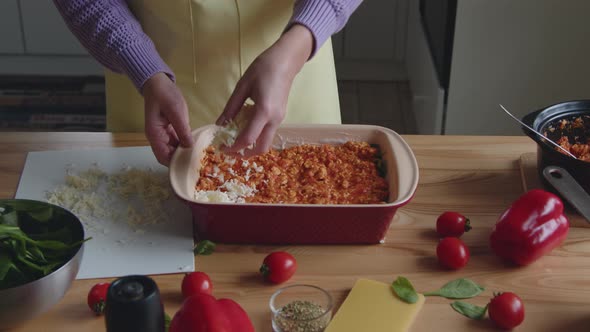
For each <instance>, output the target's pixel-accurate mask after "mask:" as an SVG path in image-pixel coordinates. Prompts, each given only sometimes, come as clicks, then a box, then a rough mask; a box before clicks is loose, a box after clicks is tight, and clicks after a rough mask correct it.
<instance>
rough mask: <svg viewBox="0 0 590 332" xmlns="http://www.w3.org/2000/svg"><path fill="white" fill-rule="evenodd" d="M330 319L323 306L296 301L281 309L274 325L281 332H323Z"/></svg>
mask: <svg viewBox="0 0 590 332" xmlns="http://www.w3.org/2000/svg"><path fill="white" fill-rule="evenodd" d="M330 318H331V315H330V314H329V313H326V309H325V308H323V307H322V306H321V305H319V304H316V303H314V302H311V301H301V300H295V301H292V302H289V303H288V304H286V305H284V306H283V307H282V308H281V309H279V311H278V313H277V315H276V316H275V317H274V325H276V327H278V329H279V331H280V332H321V331H323V330H324V329H325V328H326V327H327V326H328V323H330Z"/></svg>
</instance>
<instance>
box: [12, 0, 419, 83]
mask: <svg viewBox="0 0 590 332" xmlns="http://www.w3.org/2000/svg"><path fill="white" fill-rule="evenodd" d="M409 3H410V0H371V1H363V3H362V4H361V5H360V7H359V8H358V10H357V11H356V12H355V13H354V14H353V15H352V17H351V18H350V20H349V22H348V24H347V25H346V27H345V28H344V29H343V30H342V31H340V32H339V33H338V34H336V35H335V36H334V37H333V41H334V56H335V59H336V65H337V74H338V78H339V79H340V80H382V81H383V80H385V81H394V80H404V79H405V78H406V71H405V65H404V58H405V42H406V25H407V12H408V6H409ZM21 18H22V21H21ZM0 27H2V28H3V29H0V39H2V40H3V41H4V42H3V43H2V45H0V75H1V74H15V75H18V74H33V75H102V74H103V69H102V67H101V66H100V65H99V64H98V63H97V62H96V61H95V60H94V59H93V58H92V57H91V56H90V55H89V54H88V52H87V51H86V50H85V49H84V48H83V47H82V46H81V44H80V43H79V42H78V40H77V39H76V38H75V37H74V36H73V34H72V33H71V32H70V31H69V30H68V28H67V26H66V24H65V23H64V22H63V19H62V17H61V16H60V14H59V12H58V11H57V9H56V8H55V6H54V4H53V1H52V0H2V1H0Z"/></svg>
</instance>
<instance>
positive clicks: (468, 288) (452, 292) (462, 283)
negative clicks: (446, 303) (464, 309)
mask: <svg viewBox="0 0 590 332" xmlns="http://www.w3.org/2000/svg"><path fill="white" fill-rule="evenodd" d="M483 291H484V288H483V287H481V286H480V285H478V284H476V283H475V282H473V281H471V280H469V279H465V278H461V279H455V280H453V281H450V282H448V283H447V284H445V285H444V286H442V287H441V288H440V289H438V290H435V291H433V292H426V293H424V296H441V297H445V298H447V299H468V298H472V297H475V296H477V295H479V294H480V293H481V292H483Z"/></svg>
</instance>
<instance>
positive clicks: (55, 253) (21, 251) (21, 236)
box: [0, 200, 90, 289]
mask: <svg viewBox="0 0 590 332" xmlns="http://www.w3.org/2000/svg"><path fill="white" fill-rule="evenodd" d="M71 218H72V215H70V214H67V213H65V212H63V211H62V210H60V209H54V208H53V207H52V206H51V205H47V204H45V203H42V202H36V201H26V200H23V201H20V200H2V201H0V289H5V288H9V287H14V286H18V285H22V284H24V283H27V282H30V281H33V280H36V279H38V278H41V277H44V276H46V275H48V274H49V273H51V272H53V271H54V270H55V269H56V268H58V267H60V266H62V265H63V264H65V263H66V262H67V261H68V260H69V259H70V258H71V257H72V255H73V254H74V250H75V249H76V248H78V247H79V246H80V245H81V244H82V243H83V242H85V241H87V240H89V239H90V238H87V239H82V240H80V241H75V237H74V229H73V228H71V227H69V226H68V225H69V224H68V223H69V220H71Z"/></svg>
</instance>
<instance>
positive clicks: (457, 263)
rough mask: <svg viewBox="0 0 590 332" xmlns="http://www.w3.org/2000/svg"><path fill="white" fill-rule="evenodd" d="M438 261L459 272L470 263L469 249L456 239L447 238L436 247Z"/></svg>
mask: <svg viewBox="0 0 590 332" xmlns="http://www.w3.org/2000/svg"><path fill="white" fill-rule="evenodd" d="M436 256H437V257H438V261H439V262H440V263H441V264H442V265H443V266H444V267H447V268H449V269H453V270H457V269H460V268H462V267H464V266H465V265H467V262H468V261H469V249H467V246H466V245H465V244H464V243H463V242H462V241H461V240H459V239H458V238H456V237H445V238H444V239H442V240H440V242H439V243H438V246H437V247H436Z"/></svg>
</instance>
